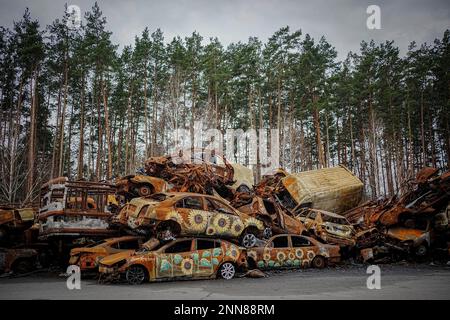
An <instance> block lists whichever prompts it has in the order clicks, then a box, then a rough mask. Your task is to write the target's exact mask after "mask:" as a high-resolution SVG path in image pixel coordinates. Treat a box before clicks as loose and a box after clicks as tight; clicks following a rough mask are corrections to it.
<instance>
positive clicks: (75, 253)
mask: <svg viewBox="0 0 450 320" xmlns="http://www.w3.org/2000/svg"><path fill="white" fill-rule="evenodd" d="M142 241H143V238H142V237H136V236H124V237H118V238H110V239H106V240H103V241H101V242H100V243H97V244H95V245H94V246H88V247H81V248H74V249H72V250H71V251H70V259H69V264H70V265H77V266H79V267H80V269H81V270H82V271H93V270H97V268H98V263H99V261H100V260H101V259H103V258H104V257H106V256H109V255H111V254H114V253H118V252H123V251H131V252H133V251H134V250H136V249H138V248H139V246H140V245H141V244H142Z"/></svg>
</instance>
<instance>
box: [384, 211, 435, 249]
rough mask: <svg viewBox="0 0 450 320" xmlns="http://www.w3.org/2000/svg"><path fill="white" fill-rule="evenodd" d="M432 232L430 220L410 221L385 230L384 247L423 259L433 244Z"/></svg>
mask: <svg viewBox="0 0 450 320" xmlns="http://www.w3.org/2000/svg"><path fill="white" fill-rule="evenodd" d="M433 231H434V230H433V229H432V226H431V221H430V220H426V219H424V220H419V219H416V220H410V221H407V222H406V223H405V224H403V225H396V226H393V227H390V228H387V229H386V231H385V236H386V240H387V242H386V245H388V246H391V247H392V248H394V249H399V250H400V251H405V252H408V253H413V254H415V255H417V256H419V257H424V256H426V255H427V254H428V252H429V249H430V246H431V245H432V243H433V242H434V236H435V235H434V232H433Z"/></svg>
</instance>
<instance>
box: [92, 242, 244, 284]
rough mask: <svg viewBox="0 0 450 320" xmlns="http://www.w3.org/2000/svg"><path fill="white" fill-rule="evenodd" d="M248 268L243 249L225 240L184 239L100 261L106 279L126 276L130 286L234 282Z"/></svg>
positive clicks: (101, 270)
mask: <svg viewBox="0 0 450 320" xmlns="http://www.w3.org/2000/svg"><path fill="white" fill-rule="evenodd" d="M246 267H247V255H246V251H245V249H243V248H240V247H239V246H237V245H234V244H232V243H230V242H228V241H225V240H219V239H208V238H180V239H177V240H173V241H170V242H169V243H167V244H165V245H164V246H162V247H161V248H159V249H158V250H155V251H147V250H141V251H136V252H135V253H134V254H132V255H131V256H129V257H126V258H124V257H123V255H121V254H117V255H111V256H108V257H106V258H104V259H102V260H101V261H100V267H99V271H100V275H101V277H103V278H112V279H114V278H118V277H120V276H121V275H122V276H123V275H125V278H126V279H127V281H128V282H129V283H130V284H141V283H143V282H146V281H163V280H177V279H185V280H189V279H210V278H216V277H217V276H218V277H221V278H224V279H227V280H228V279H232V278H233V277H234V276H235V274H236V272H237V271H238V269H240V268H242V269H245V268H246Z"/></svg>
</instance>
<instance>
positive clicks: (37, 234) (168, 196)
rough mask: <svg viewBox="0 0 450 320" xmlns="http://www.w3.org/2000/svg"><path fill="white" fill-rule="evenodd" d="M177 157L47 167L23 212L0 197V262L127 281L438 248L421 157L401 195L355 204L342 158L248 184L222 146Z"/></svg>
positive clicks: (435, 205) (430, 176) (440, 218)
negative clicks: (94, 170) (61, 172)
mask: <svg viewBox="0 0 450 320" xmlns="http://www.w3.org/2000/svg"><path fill="white" fill-rule="evenodd" d="M180 159H181V160H183V159H182V157H171V156H167V157H151V158H149V159H148V160H147V161H145V163H144V169H143V170H140V171H139V172H138V173H136V174H135V175H128V176H125V177H122V178H119V179H117V180H116V181H115V183H107V182H89V181H70V180H69V179H67V178H65V177H60V178H56V179H52V180H50V181H49V182H47V183H46V184H44V185H43V186H42V188H41V197H40V204H39V209H37V210H35V211H36V212H35V213H34V214H31V217H30V210H29V209H28V210H21V209H14V208H4V209H0V218H1V221H0V223H1V225H0V236H1V239H0V241H2V246H5V247H8V249H2V250H1V251H0V269H1V268H3V269H2V270H3V271H4V272H11V271H15V272H24V271H25V270H26V271H28V270H30V269H32V268H33V266H36V265H40V266H45V265H49V264H51V263H52V262H53V263H54V262H55V261H57V262H58V264H59V265H67V264H71V265H78V266H79V267H80V269H81V270H82V271H83V272H85V273H92V274H94V275H96V276H98V278H99V279H100V280H101V281H117V280H121V279H122V280H123V279H125V280H127V281H128V282H129V283H131V284H138V283H142V282H145V281H160V280H173V279H209V278H216V277H221V278H224V279H231V278H233V277H235V275H236V274H237V272H239V271H247V270H252V269H260V270H273V269H290V268H305V267H315V268H323V267H325V266H327V265H332V264H335V263H339V262H340V261H342V260H345V259H348V258H350V259H356V260H360V261H364V262H366V261H378V262H382V261H395V260H396V259H403V258H405V257H406V258H417V257H425V256H427V255H430V254H433V255H434V253H435V252H443V253H445V255H446V256H445V257H446V258H447V257H448V254H449V243H450V240H449V239H450V237H449V232H450V230H449V228H448V223H449V214H450V211H449V210H450V207H449V205H448V200H449V195H450V173H449V172H446V173H443V174H441V175H439V174H438V170H437V169H433V168H425V169H423V170H422V171H421V172H419V174H418V175H417V177H416V179H413V180H412V181H409V184H408V186H409V191H408V192H406V193H405V194H403V195H402V196H401V197H399V198H398V197H392V198H389V199H384V200H377V201H366V202H363V203H362V204H361V202H362V199H363V183H362V182H361V181H360V180H359V179H358V178H357V177H356V176H355V175H354V174H353V173H352V172H350V171H349V170H348V169H347V168H345V167H343V166H338V167H334V168H325V169H320V170H311V171H305V172H301V173H296V174H289V173H288V172H286V171H285V170H283V169H278V170H276V171H275V172H273V173H272V174H268V175H265V176H263V177H262V179H261V180H260V182H259V183H257V184H255V183H254V180H253V173H252V170H251V169H248V168H246V167H244V166H242V165H239V164H231V163H229V162H228V161H227V160H226V159H225V158H224V157H217V156H214V157H213V159H210V161H206V160H205V159H204V158H203V157H202V158H201V159H200V160H199V159H196V161H180ZM184 160H186V159H184ZM190 160H192V159H190ZM31 212H33V211H31ZM17 234H19V238H20V235H22V238H21V239H20V240H18V239H17ZM10 235H11V236H10ZM13 235H14V236H15V238H14V237H13ZM6 240H8V241H9V242H6ZM13 243H14V245H13ZM19 243H20V244H19ZM13 248H14V249H13ZM11 250H18V251H11ZM20 250H25V251H23V252H21V251H20ZM26 250H28V251H26ZM19 262H20V263H19Z"/></svg>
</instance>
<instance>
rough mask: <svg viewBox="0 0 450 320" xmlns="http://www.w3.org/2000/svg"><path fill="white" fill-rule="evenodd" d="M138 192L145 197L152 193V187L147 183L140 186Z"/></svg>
mask: <svg viewBox="0 0 450 320" xmlns="http://www.w3.org/2000/svg"><path fill="white" fill-rule="evenodd" d="M138 193H139V195H140V196H141V197H145V196H148V195H150V194H151V193H152V189H151V188H150V187H149V186H147V185H143V186H140V187H139V189H138Z"/></svg>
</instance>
